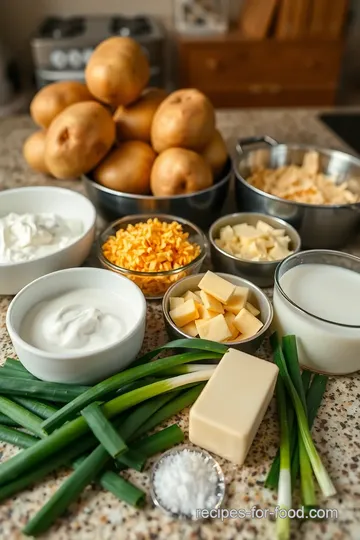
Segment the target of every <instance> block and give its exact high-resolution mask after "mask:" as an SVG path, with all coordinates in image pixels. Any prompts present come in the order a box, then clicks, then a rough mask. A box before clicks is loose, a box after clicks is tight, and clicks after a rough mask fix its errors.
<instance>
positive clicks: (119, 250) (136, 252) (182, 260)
mask: <svg viewBox="0 0 360 540" xmlns="http://www.w3.org/2000/svg"><path fill="white" fill-rule="evenodd" d="M188 238H189V233H186V232H184V231H183V228H182V225H181V224H180V223H178V222H176V221H173V222H172V223H168V222H162V221H160V220H159V219H158V218H154V219H148V220H147V222H139V223H136V224H135V225H131V224H129V225H128V226H127V227H126V228H125V229H119V230H118V231H117V232H116V234H115V235H114V236H110V237H109V238H108V239H107V241H106V242H105V243H104V244H103V246H102V251H103V255H104V257H105V258H106V259H107V260H108V261H110V262H111V263H112V264H114V265H116V266H118V267H120V268H125V269H126V270H130V271H133V272H146V273H154V274H155V273H157V272H168V271H171V270H178V269H181V268H183V267H184V266H187V265H188V264H189V263H191V262H192V261H193V260H194V259H196V258H197V257H198V255H199V254H200V247H199V246H198V245H197V244H195V243H191V242H189V240H188ZM125 275H127V277H129V278H130V279H132V280H133V281H135V282H136V283H137V285H139V287H140V288H141V289H142V290H143V292H144V294H145V295H146V296H160V295H161V294H163V293H164V292H165V291H166V290H167V289H168V287H169V286H170V285H171V284H172V283H173V282H174V281H177V280H178V279H181V278H182V277H184V275H186V272H177V273H175V274H173V275H169V276H166V275H165V276H156V275H154V276H136V275H131V274H125Z"/></svg>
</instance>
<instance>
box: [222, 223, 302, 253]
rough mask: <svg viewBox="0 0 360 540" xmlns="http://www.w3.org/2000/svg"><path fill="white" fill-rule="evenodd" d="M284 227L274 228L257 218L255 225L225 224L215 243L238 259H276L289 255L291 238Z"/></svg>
mask: <svg viewBox="0 0 360 540" xmlns="http://www.w3.org/2000/svg"><path fill="white" fill-rule="evenodd" d="M285 233H286V231H285V229H281V228H280V229H275V228H274V227H272V226H271V225H269V224H268V223H265V221H262V220H258V222H257V223H256V226H254V225H249V224H248V223H239V224H238V225H234V226H233V227H232V226H230V225H226V227H223V228H222V229H221V230H220V235H219V238H218V239H216V240H215V243H216V245H217V246H218V247H219V248H220V249H223V250H224V251H226V252H227V253H230V255H233V256H234V257H238V258H239V259H245V260H248V261H278V260H282V259H285V257H287V256H288V255H291V253H293V251H291V250H290V249H289V246H290V243H291V239H290V237H289V236H287V235H286V234H285Z"/></svg>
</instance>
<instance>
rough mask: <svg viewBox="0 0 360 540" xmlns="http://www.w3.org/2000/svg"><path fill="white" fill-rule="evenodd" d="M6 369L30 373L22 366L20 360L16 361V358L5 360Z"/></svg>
mask: <svg viewBox="0 0 360 540" xmlns="http://www.w3.org/2000/svg"><path fill="white" fill-rule="evenodd" d="M4 367H8V368H12V369H17V370H18V371H23V372H25V373H29V372H28V370H27V369H26V368H25V367H24V366H23V365H22V363H21V362H20V360H16V359H15V358H7V359H6V360H5V364H4Z"/></svg>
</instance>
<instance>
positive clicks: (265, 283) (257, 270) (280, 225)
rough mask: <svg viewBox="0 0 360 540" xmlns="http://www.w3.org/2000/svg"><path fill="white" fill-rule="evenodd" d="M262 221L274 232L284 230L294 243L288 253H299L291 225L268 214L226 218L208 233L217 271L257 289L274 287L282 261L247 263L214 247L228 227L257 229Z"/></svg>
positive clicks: (297, 241) (243, 214) (297, 237)
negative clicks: (239, 279) (241, 224)
mask: <svg viewBox="0 0 360 540" xmlns="http://www.w3.org/2000/svg"><path fill="white" fill-rule="evenodd" d="M260 219H261V220H262V221H265V223H268V224H269V225H271V226H272V227H274V228H275V229H285V231H286V234H287V235H288V236H289V237H290V239H291V242H290V246H289V249H291V251H293V252H294V253H296V252H298V251H299V250H300V247H301V240H300V236H299V235H298V233H297V232H296V230H295V229H294V227H292V226H291V225H289V223H286V221H283V220H282V219H278V218H274V217H271V216H267V215H265V214H257V213H255V212H251V213H246V212H243V213H239V214H230V215H228V216H224V217H222V218H220V219H218V220H217V221H215V223H213V224H212V225H211V227H210V230H209V240H210V249H211V259H212V262H213V265H214V268H215V270H219V271H220V272H226V273H227V274H235V275H237V276H241V277H243V278H245V279H248V280H249V281H252V283H255V285H258V287H271V286H272V285H273V283H274V276H275V270H276V267H277V265H278V264H279V262H281V261H247V260H246V259H239V258H238V257H235V256H234V255H231V254H230V253H227V252H226V251H224V250H223V249H220V248H219V246H217V245H216V243H215V240H216V239H217V238H219V236H220V230H221V229H222V228H223V227H226V225H238V224H239V223H248V224H249V225H256V223H257V222H258V221H259V220H260Z"/></svg>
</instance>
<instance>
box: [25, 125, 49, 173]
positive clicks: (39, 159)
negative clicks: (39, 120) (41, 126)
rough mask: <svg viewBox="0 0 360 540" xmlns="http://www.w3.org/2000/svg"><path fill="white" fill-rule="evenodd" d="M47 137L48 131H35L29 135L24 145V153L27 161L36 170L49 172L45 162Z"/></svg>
mask: <svg viewBox="0 0 360 540" xmlns="http://www.w3.org/2000/svg"><path fill="white" fill-rule="evenodd" d="M45 137H46V132H45V131H42V130H39V131H35V133H33V134H32V135H30V137H28V138H27V139H26V141H25V143H24V146H23V155H24V158H25V160H26V162H27V163H28V164H29V165H30V167H31V168H32V169H34V171H38V172H42V173H45V174H48V173H49V169H48V168H47V166H46V163H45Z"/></svg>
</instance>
